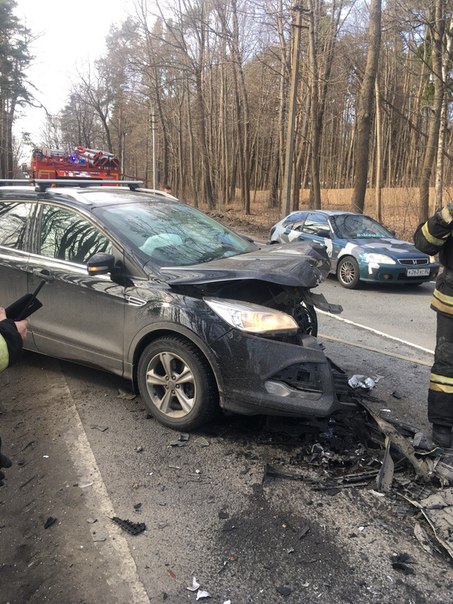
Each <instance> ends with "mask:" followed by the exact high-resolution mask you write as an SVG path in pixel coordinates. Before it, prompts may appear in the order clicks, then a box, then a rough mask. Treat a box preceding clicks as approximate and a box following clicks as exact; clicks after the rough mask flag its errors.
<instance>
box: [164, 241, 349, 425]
mask: <svg viewBox="0 0 453 604" xmlns="http://www.w3.org/2000/svg"><path fill="white" fill-rule="evenodd" d="M329 268H330V265H329V259H328V257H327V254H326V252H325V249H324V248H323V247H322V246H317V245H316V244H315V245H313V244H306V243H300V244H296V245H294V246H283V245H282V246H272V247H270V246H263V247H262V248H257V249H256V250H255V251H252V252H249V253H247V254H244V255H238V256H234V257H229V258H225V259H218V260H212V261H210V262H208V263H206V264H200V265H197V266H185V267H177V268H176V267H165V268H164V267H163V268H161V271H160V275H161V276H162V277H163V276H164V275H165V278H166V279H168V283H169V285H170V288H171V290H172V291H174V292H178V293H179V294H180V295H184V296H185V304H187V301H188V300H189V299H191V298H196V299H199V301H200V302H204V304H206V305H207V307H208V308H209V309H210V310H211V311H212V312H211V313H210V314H208V315H205V313H200V309H198V311H197V312H196V316H197V317H198V318H199V317H201V316H203V315H205V316H204V319H203V322H202V323H203V324H202V325H198V327H197V329H196V330H195V331H196V332H198V333H200V332H201V333H203V334H205V337H206V334H209V336H208V337H207V340H208V345H209V353H207V355H206V356H207V358H208V361H209V363H210V365H211V367H212V369H213V373H214V375H215V377H216V383H217V389H218V393H219V404H220V406H221V407H222V408H223V409H224V410H226V411H229V412H233V413H240V414H246V415H279V416H293V417H326V416H330V415H332V414H333V413H335V412H336V411H337V410H338V409H340V408H341V407H342V404H343V403H342V400H341V399H342V395H343V394H345V393H346V392H347V378H346V376H345V374H344V373H343V372H342V371H341V370H340V369H339V368H338V367H336V366H335V365H334V364H333V363H332V362H331V361H330V360H329V359H328V358H327V357H326V356H325V354H324V352H323V350H322V348H321V346H320V344H319V342H318V340H317V339H316V337H314V336H315V335H316V333H317V320H316V312H315V310H314V307H315V306H317V307H318V308H322V309H323V310H326V311H330V312H334V313H338V312H341V310H342V309H341V307H339V306H337V305H332V304H329V303H328V302H327V301H326V300H325V298H324V296H322V295H321V294H314V293H313V292H312V291H311V288H312V287H316V286H317V285H318V284H319V283H320V282H321V281H322V280H324V279H325V277H326V276H327V274H328V271H329ZM219 326H223V328H224V329H223V332H222V329H219Z"/></svg>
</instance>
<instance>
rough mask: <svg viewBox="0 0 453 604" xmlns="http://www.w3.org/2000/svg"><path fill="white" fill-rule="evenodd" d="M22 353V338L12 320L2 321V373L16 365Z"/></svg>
mask: <svg viewBox="0 0 453 604" xmlns="http://www.w3.org/2000/svg"><path fill="white" fill-rule="evenodd" d="M21 352H22V338H21V336H20V334H19V332H18V331H17V329H16V325H15V323H14V321H13V320H12V319H4V320H3V321H0V371H3V370H4V369H6V368H7V367H9V366H10V365H12V364H13V363H15V362H16V361H17V360H18V358H19V356H20V353H21Z"/></svg>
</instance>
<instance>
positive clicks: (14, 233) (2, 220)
mask: <svg viewBox="0 0 453 604" xmlns="http://www.w3.org/2000/svg"><path fill="white" fill-rule="evenodd" d="M33 207H34V206H32V204H30V203H25V202H8V203H7V202H1V203H0V245H3V246H5V247H10V248H14V249H16V250H25V247H26V234H27V232H28V222H29V217H30V214H31V211H32V208H33Z"/></svg>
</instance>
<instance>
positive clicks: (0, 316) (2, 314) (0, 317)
mask: <svg viewBox="0 0 453 604" xmlns="http://www.w3.org/2000/svg"><path fill="white" fill-rule="evenodd" d="M5 319H6V312H5V309H4V308H3V307H2V306H0V321H4V320H5Z"/></svg>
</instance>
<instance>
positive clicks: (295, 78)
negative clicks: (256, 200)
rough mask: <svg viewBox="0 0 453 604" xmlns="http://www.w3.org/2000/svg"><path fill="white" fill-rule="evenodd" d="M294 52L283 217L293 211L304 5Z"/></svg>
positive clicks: (296, 13) (297, 9)
mask: <svg viewBox="0 0 453 604" xmlns="http://www.w3.org/2000/svg"><path fill="white" fill-rule="evenodd" d="M292 10H293V24H292V27H293V30H294V36H293V52H292V59H291V90H290V94H289V108H288V124H287V129H286V152H285V174H284V177H283V193H282V217H284V216H286V215H287V214H289V212H290V210H291V185H292V180H293V163H294V131H295V126H296V109H297V89H298V87H299V63H300V39H301V30H302V5H301V4H300V3H299V2H298V1H297V0H296V1H295V2H294V4H293V8H292Z"/></svg>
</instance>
